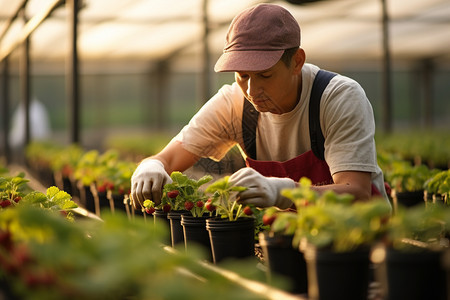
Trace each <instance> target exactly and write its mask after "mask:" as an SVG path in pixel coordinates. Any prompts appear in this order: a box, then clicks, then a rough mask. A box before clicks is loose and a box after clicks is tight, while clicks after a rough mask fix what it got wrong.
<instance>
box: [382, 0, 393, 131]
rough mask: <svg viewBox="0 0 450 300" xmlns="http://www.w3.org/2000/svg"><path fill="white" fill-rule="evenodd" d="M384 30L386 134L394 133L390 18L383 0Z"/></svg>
mask: <svg viewBox="0 0 450 300" xmlns="http://www.w3.org/2000/svg"><path fill="white" fill-rule="evenodd" d="M381 5H382V28H383V102H382V104H383V106H382V112H383V115H382V121H383V123H382V126H383V130H384V132H386V133H389V132H391V131H392V99H391V95H392V93H391V90H392V85H391V54H390V47H389V16H388V11H387V0H381Z"/></svg>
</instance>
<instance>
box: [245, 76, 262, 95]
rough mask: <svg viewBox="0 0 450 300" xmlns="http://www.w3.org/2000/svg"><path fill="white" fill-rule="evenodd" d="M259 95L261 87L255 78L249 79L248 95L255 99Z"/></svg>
mask: <svg viewBox="0 0 450 300" xmlns="http://www.w3.org/2000/svg"><path fill="white" fill-rule="evenodd" d="M258 94H259V86H258V83H257V81H256V80H255V78H249V79H248V82H247V95H249V96H250V97H255V96H257V95H258Z"/></svg>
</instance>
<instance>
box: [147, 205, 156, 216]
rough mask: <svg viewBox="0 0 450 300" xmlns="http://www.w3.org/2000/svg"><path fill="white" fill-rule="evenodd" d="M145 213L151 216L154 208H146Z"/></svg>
mask: <svg viewBox="0 0 450 300" xmlns="http://www.w3.org/2000/svg"><path fill="white" fill-rule="evenodd" d="M145 212H146V213H148V214H149V215H151V214H153V213H154V212H155V208H154V207H149V208H146V209H145Z"/></svg>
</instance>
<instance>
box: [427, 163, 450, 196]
mask: <svg viewBox="0 0 450 300" xmlns="http://www.w3.org/2000/svg"><path fill="white" fill-rule="evenodd" d="M424 188H425V191H426V192H427V193H429V194H434V195H441V196H443V197H444V202H445V203H447V204H450V203H449V201H450V200H449V198H450V170H445V171H440V172H436V173H435V174H434V175H433V176H431V177H430V178H429V179H428V180H427V181H426V182H425V184H424Z"/></svg>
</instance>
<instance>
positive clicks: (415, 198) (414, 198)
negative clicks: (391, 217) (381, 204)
mask: <svg viewBox="0 0 450 300" xmlns="http://www.w3.org/2000/svg"><path fill="white" fill-rule="evenodd" d="M393 201H394V207H398V206H399V205H402V206H404V207H413V206H416V205H419V204H421V205H425V199H424V191H423V190H420V191H414V192H400V193H398V192H396V193H394V197H393Z"/></svg>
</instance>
